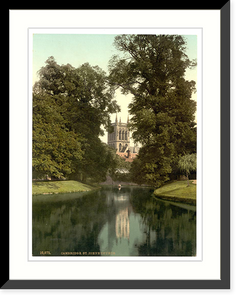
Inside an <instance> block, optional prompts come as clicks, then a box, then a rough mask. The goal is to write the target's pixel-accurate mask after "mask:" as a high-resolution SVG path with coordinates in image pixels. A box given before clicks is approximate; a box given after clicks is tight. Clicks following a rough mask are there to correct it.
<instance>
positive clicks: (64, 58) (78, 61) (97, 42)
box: [32, 34, 197, 142]
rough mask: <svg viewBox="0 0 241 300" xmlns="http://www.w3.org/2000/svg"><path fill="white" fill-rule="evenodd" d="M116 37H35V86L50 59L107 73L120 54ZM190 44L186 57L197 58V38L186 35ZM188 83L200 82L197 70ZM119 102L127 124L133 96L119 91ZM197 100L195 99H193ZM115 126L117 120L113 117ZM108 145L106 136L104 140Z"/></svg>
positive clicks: (65, 35)
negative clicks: (92, 67) (115, 42)
mask: <svg viewBox="0 0 241 300" xmlns="http://www.w3.org/2000/svg"><path fill="white" fill-rule="evenodd" d="M115 36H116V35H114V34H33V63H32V66H33V83H34V82H35V81H37V80H38V75H37V72H38V71H39V70H40V68H41V67H42V66H44V65H45V61H46V60H47V59H48V57H50V56H53V57H54V58H55V60H56V62H57V63H58V64H60V65H62V64H71V65H72V66H73V67H76V68H77V67H79V66H80V65H82V64H83V63H86V62H88V63H89V64H90V65H91V66H96V65H98V66H99V67H100V68H101V69H103V70H104V71H106V72H108V62H109V59H110V58H111V57H112V56H113V55H114V54H118V53H119V52H118V51H117V50H116V49H115V47H114V45H113V42H114V38H115ZM184 37H185V39H186V41H187V46H186V47H187V49H186V54H187V55H188V57H189V59H196V58H197V36H196V35H185V36H184ZM186 78H187V79H188V80H195V81H196V80H197V70H196V68H195V69H194V70H187V71H186ZM115 98H116V100H117V102H118V104H119V105H120V106H121V113H119V114H118V117H121V120H122V122H125V121H126V119H127V115H128V104H129V103H130V101H131V98H132V96H131V95H127V96H123V95H122V94H121V93H120V92H119V91H118V90H117V92H116V97H115ZM193 98H194V99H196V95H194V97H193ZM111 120H112V121H113V122H114V120H115V116H114V115H112V116H111ZM102 140H103V141H105V142H106V135H105V136H104V137H103V139H102Z"/></svg>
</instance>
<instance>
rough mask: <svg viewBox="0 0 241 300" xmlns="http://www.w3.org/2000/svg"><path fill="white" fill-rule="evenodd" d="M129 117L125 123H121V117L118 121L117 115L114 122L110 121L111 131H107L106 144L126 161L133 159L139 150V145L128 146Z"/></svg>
mask: <svg viewBox="0 0 241 300" xmlns="http://www.w3.org/2000/svg"><path fill="white" fill-rule="evenodd" d="M128 123H129V117H128V118H127V123H122V122H121V118H120V121H119V122H118V120H117V115H116V120H115V123H112V124H111V125H112V127H113V132H112V133H108V142H107V143H108V145H109V146H110V147H113V148H114V149H115V150H116V153H117V154H118V155H119V156H121V157H123V158H124V159H125V160H126V161H130V162H131V161H133V159H134V158H135V157H136V155H137V154H138V152H139V147H137V146H134V147H130V131H129V128H128V126H127V125H128Z"/></svg>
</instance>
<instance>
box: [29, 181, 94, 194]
mask: <svg viewBox="0 0 241 300" xmlns="http://www.w3.org/2000/svg"><path fill="white" fill-rule="evenodd" d="M95 189H97V186H90V185H88V184H84V183H81V182H79V181H75V180H65V181H34V182H33V183H32V194H33V195H41V194H60V193H61V194H62V193H75V192H88V191H92V190H95Z"/></svg>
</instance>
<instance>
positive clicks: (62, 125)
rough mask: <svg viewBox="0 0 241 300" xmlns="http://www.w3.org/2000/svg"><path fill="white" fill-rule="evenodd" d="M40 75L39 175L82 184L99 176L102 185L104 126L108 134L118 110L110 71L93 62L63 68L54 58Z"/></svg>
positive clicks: (36, 92)
mask: <svg viewBox="0 0 241 300" xmlns="http://www.w3.org/2000/svg"><path fill="white" fill-rule="evenodd" d="M39 76H40V79H39V81H38V82H37V83H36V84H35V85H34V88H33V120H34V121H33V171H34V173H36V174H37V173H39V174H43V173H45V174H48V175H49V176H50V175H52V176H56V177H58V178H61V177H65V176H68V175H70V174H72V176H73V174H78V176H79V175H80V174H81V178H82V179H86V178H87V177H88V176H94V174H96V176H97V180H100V177H103V172H102V175H100V174H99V172H98V170H100V169H101V168H102V167H103V159H104V157H106V155H105V150H106V147H105V146H104V145H103V143H101V141H100V139H99V135H103V134H104V130H103V129H102V128H101V127H102V126H103V128H105V129H108V128H109V127H110V117H109V115H110V113H114V112H116V111H119V106H118V105H117V103H116V101H115V100H113V96H114V89H113V88H112V87H110V86H109V84H108V82H107V77H106V74H105V72H104V71H102V70H101V69H100V68H99V67H97V66H96V67H91V66H90V65H89V64H88V63H86V64H83V65H81V66H80V67H78V68H74V67H72V66H71V65H69V64H67V65H62V66H60V65H59V64H57V62H56V61H55V59H54V58H53V57H50V58H48V60H47V61H46V66H44V67H42V68H41V69H40V71H39ZM94 170H95V172H94ZM103 170H104V171H106V168H104V169H103Z"/></svg>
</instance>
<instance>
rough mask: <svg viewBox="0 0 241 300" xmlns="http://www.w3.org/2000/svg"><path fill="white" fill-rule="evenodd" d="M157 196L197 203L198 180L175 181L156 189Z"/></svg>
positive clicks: (175, 200) (192, 203)
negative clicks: (188, 182)
mask: <svg viewBox="0 0 241 300" xmlns="http://www.w3.org/2000/svg"><path fill="white" fill-rule="evenodd" d="M154 195H155V196H156V197H157V198H161V199H165V200H171V201H174V202H182V203H186V204H191V205H196V181H190V185H189V186H187V182H186V181H175V182H172V183H169V184H166V185H164V186H162V187H160V188H159V189H156V190H155V191H154Z"/></svg>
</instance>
